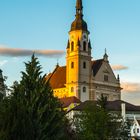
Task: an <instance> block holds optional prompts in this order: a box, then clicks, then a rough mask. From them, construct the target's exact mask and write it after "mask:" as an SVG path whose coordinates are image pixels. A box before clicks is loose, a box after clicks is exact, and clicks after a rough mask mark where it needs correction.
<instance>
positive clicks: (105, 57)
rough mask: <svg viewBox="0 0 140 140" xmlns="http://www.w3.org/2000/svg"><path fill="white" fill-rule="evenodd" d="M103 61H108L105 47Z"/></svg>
mask: <svg viewBox="0 0 140 140" xmlns="http://www.w3.org/2000/svg"><path fill="white" fill-rule="evenodd" d="M103 58H104V61H108V55H107V50H106V48H105V54H104V57H103Z"/></svg>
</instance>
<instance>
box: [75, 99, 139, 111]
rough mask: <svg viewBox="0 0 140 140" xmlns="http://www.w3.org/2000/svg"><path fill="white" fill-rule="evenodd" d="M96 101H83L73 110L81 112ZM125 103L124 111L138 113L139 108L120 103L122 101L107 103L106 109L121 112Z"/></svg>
mask: <svg viewBox="0 0 140 140" xmlns="http://www.w3.org/2000/svg"><path fill="white" fill-rule="evenodd" d="M96 102H97V101H85V102H83V103H81V104H80V105H78V106H76V107H75V108H73V110H75V111H76V110H83V109H85V108H86V106H87V105H92V104H96ZM122 103H125V107H126V111H140V106H135V105H133V104H130V103H128V102H125V101H122V100H116V101H107V105H106V108H107V109H108V110H109V111H121V104H122Z"/></svg>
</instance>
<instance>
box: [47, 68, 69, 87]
mask: <svg viewBox="0 0 140 140" xmlns="http://www.w3.org/2000/svg"><path fill="white" fill-rule="evenodd" d="M46 80H47V81H49V83H50V85H51V87H52V88H53V89H56V88H65V84H66V66H63V67H60V66H57V67H56V68H55V70H54V71H53V73H50V74H48V75H47V76H46Z"/></svg>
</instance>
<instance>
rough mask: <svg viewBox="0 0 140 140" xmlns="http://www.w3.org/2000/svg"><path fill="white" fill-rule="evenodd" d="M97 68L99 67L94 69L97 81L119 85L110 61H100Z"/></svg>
mask: <svg viewBox="0 0 140 140" xmlns="http://www.w3.org/2000/svg"><path fill="white" fill-rule="evenodd" d="M95 66H97V67H96V68H94V69H93V75H94V77H95V81H100V82H108V83H118V80H117V79H116V77H115V74H114V72H113V70H112V68H111V66H110V64H109V62H108V61H104V60H103V59H101V60H98V63H97V64H96V65H95ZM96 69H97V70H96ZM95 70H96V71H95Z"/></svg>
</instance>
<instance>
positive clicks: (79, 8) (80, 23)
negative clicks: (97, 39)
mask: <svg viewBox="0 0 140 140" xmlns="http://www.w3.org/2000/svg"><path fill="white" fill-rule="evenodd" d="M75 17H76V18H75V20H74V22H73V23H72V25H71V30H70V31H75V30H83V31H87V32H88V29H87V23H86V22H85V21H84V20H83V5H82V0H77V1H76V15H75Z"/></svg>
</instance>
